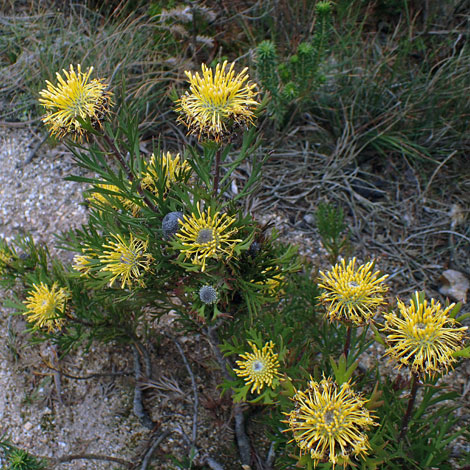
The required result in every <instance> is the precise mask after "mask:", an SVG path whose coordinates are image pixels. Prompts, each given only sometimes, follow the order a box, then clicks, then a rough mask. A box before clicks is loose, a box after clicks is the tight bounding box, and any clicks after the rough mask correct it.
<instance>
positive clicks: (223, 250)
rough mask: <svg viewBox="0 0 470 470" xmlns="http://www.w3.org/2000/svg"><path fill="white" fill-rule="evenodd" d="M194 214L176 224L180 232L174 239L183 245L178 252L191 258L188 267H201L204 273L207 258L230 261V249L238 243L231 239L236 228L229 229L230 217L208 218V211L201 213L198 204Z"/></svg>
mask: <svg viewBox="0 0 470 470" xmlns="http://www.w3.org/2000/svg"><path fill="white" fill-rule="evenodd" d="M197 212H198V213H197V214H195V213H194V212H193V213H192V214H191V216H190V217H188V216H187V215H185V216H183V219H182V220H179V223H180V229H179V231H178V232H177V233H176V236H177V237H178V238H179V239H180V242H181V244H182V245H183V246H182V248H180V250H181V252H183V253H185V254H186V258H188V257H192V263H193V264H196V265H201V266H202V268H201V271H204V270H205V269H206V261H207V259H208V258H215V259H218V258H220V257H221V256H222V255H225V256H226V257H228V258H230V257H231V256H232V255H233V249H234V246H235V245H236V243H238V242H240V241H241V240H239V239H235V238H232V237H233V236H234V235H235V234H236V233H237V231H238V229H236V228H232V229H230V226H231V225H232V224H233V223H234V222H235V218H234V217H230V216H228V215H227V214H220V212H216V213H215V214H214V215H212V214H211V208H210V207H209V209H207V211H206V212H203V213H201V209H200V207H199V202H198V203H197Z"/></svg>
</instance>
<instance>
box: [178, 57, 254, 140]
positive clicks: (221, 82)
mask: <svg viewBox="0 0 470 470" xmlns="http://www.w3.org/2000/svg"><path fill="white" fill-rule="evenodd" d="M226 68H227V61H225V62H224V63H223V64H222V65H220V64H218V65H217V67H216V68H215V74H214V73H213V71H212V69H210V68H208V67H207V66H206V65H205V64H202V77H201V76H200V75H199V73H197V72H196V73H195V74H192V73H191V72H186V76H187V77H188V79H189V83H190V84H191V86H190V91H189V92H186V93H185V94H184V95H183V96H182V97H181V98H180V99H179V100H178V102H177V103H178V107H177V108H176V111H177V112H179V113H180V116H179V117H178V121H180V122H182V123H183V124H185V125H186V127H187V128H188V130H189V132H190V133H192V134H197V135H198V138H199V139H200V138H201V135H202V134H206V135H207V136H208V137H209V138H213V139H214V140H215V141H217V142H219V141H220V139H221V137H223V136H224V135H226V134H227V133H228V132H229V131H230V130H229V129H228V126H227V124H229V123H230V124H234V125H238V126H247V125H248V124H250V125H252V124H253V119H254V112H253V111H254V109H255V107H256V106H257V105H258V104H259V103H258V102H257V101H255V99H254V98H255V97H256V92H255V91H253V89H254V88H255V87H256V85H255V84H253V83H251V82H249V81H248V79H249V77H248V74H247V70H248V69H247V68H245V69H243V70H242V72H240V73H239V74H238V75H235V71H234V64H231V65H230V67H229V68H228V70H226Z"/></svg>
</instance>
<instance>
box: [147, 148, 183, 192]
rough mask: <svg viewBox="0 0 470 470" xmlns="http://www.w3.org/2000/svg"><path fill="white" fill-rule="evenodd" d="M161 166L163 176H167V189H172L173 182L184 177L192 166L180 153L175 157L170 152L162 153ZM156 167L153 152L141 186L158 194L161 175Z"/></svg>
mask: <svg viewBox="0 0 470 470" xmlns="http://www.w3.org/2000/svg"><path fill="white" fill-rule="evenodd" d="M160 166H161V169H162V176H163V177H164V178H165V187H166V189H170V186H171V183H173V182H175V181H178V180H180V179H181V178H184V177H185V175H188V174H189V173H190V172H191V166H190V165H189V163H188V162H187V161H186V160H182V159H181V157H180V154H179V153H177V154H176V155H175V157H173V156H172V155H171V153H170V152H167V153H166V154H162V156H161V162H160ZM155 168H156V161H155V155H154V154H153V153H152V156H151V157H150V161H149V162H148V163H147V164H146V165H145V169H144V171H143V172H142V181H141V186H142V188H143V189H147V190H149V191H152V192H153V193H155V194H158V180H159V176H158V173H157V171H156V169H155Z"/></svg>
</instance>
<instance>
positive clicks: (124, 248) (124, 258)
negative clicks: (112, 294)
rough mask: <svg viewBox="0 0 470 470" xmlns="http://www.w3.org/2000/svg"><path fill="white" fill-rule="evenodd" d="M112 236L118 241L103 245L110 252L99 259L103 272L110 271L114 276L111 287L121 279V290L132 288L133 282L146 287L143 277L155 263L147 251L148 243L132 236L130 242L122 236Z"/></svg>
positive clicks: (106, 252)
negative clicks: (151, 264)
mask: <svg viewBox="0 0 470 470" xmlns="http://www.w3.org/2000/svg"><path fill="white" fill-rule="evenodd" d="M112 236H113V237H114V239H115V240H116V241H110V242H109V243H108V244H107V245H103V246H104V247H105V248H109V251H105V252H104V254H103V255H101V256H100V257H99V258H100V260H101V262H102V264H103V265H104V266H103V267H102V268H101V271H110V272H111V273H112V274H113V277H112V278H111V280H110V283H109V285H110V286H112V285H113V283H114V281H115V280H116V279H117V278H119V280H120V281H121V289H124V287H125V286H126V285H127V287H129V288H131V287H132V282H133V281H136V282H137V283H138V284H139V285H141V286H144V282H143V280H142V275H143V273H144V272H145V271H148V270H149V269H150V263H151V262H152V261H153V257H152V255H151V254H149V253H146V251H145V250H146V249H147V245H148V242H146V241H145V242H144V241H142V240H137V239H135V238H134V236H133V235H132V234H131V235H130V239H129V241H126V240H124V238H123V237H122V236H121V235H112Z"/></svg>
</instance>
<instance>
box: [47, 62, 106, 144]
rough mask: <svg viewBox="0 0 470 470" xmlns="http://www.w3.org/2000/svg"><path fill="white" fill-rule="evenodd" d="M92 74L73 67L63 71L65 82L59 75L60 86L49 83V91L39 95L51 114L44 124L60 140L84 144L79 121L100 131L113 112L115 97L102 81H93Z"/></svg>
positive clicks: (58, 74) (48, 113)
mask: <svg viewBox="0 0 470 470" xmlns="http://www.w3.org/2000/svg"><path fill="white" fill-rule="evenodd" d="M92 71H93V67H90V68H89V69H88V70H87V71H86V72H82V70H81V67H80V64H78V65H77V70H76V71H75V69H74V67H73V65H70V70H69V71H67V70H65V69H64V70H63V73H64V76H65V79H64V78H63V77H62V76H61V75H60V73H58V72H57V73H56V76H57V81H58V84H57V85H56V86H55V85H53V84H52V83H51V82H49V81H47V80H46V84H47V89H44V90H41V91H40V92H39V94H40V95H41V98H40V99H39V103H40V104H42V105H43V106H44V107H45V108H46V109H47V110H48V112H47V114H46V115H45V116H44V117H43V118H42V121H43V122H44V124H46V125H47V126H48V127H49V130H50V132H51V134H52V135H56V136H57V137H58V138H59V139H60V138H62V137H65V136H70V137H71V138H72V139H74V140H81V139H82V137H83V135H84V133H85V130H84V129H83V126H82V124H81V123H80V121H79V120H78V119H77V118H80V119H82V120H83V121H89V122H90V124H91V125H92V126H93V127H94V128H99V127H101V122H102V121H103V120H104V119H105V117H106V116H107V115H108V114H109V112H110V107H111V105H112V101H111V96H112V93H110V92H109V91H108V90H107V87H108V85H107V84H106V83H104V82H103V81H102V80H101V79H96V78H95V79H93V80H89V79H90V75H91V72H92Z"/></svg>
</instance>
